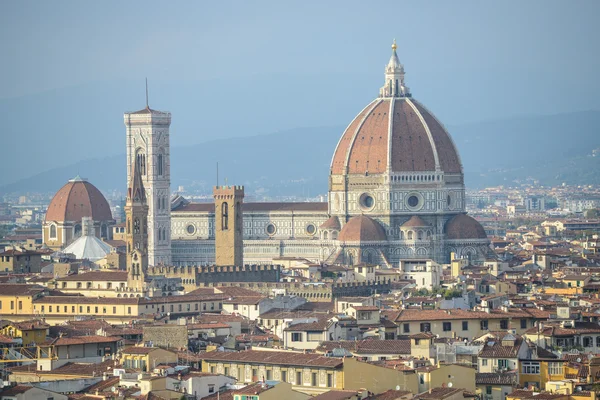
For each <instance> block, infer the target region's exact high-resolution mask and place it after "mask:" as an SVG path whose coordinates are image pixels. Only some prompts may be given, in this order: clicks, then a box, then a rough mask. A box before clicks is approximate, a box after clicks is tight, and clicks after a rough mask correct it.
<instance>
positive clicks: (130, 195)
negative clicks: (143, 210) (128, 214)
mask: <svg viewBox="0 0 600 400" xmlns="http://www.w3.org/2000/svg"><path fill="white" fill-rule="evenodd" d="M130 179H131V181H130V182H129V187H128V188H127V203H129V204H131V203H134V202H139V203H143V204H146V191H145V190H144V184H143V182H142V175H141V173H140V168H139V166H138V162H137V160H134V161H133V163H132V165H131V178H130Z"/></svg>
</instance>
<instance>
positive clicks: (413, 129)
mask: <svg viewBox="0 0 600 400" xmlns="http://www.w3.org/2000/svg"><path fill="white" fill-rule="evenodd" d="M394 114H395V115H394V125H393V128H392V146H391V151H392V165H391V167H392V171H393V172H416V171H435V163H434V161H433V160H434V159H435V157H434V155H433V150H432V147H431V144H430V142H429V138H428V136H427V132H426V130H425V128H424V127H423V124H422V123H421V120H420V118H419V116H418V115H417V114H416V113H415V112H414V110H413V109H412V108H411V107H410V105H409V104H408V103H407V101H406V100H404V99H400V100H396V105H395V107H394Z"/></svg>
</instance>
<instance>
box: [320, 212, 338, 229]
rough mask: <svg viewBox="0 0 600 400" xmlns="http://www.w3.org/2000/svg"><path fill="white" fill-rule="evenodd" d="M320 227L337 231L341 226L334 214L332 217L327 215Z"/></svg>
mask: <svg viewBox="0 0 600 400" xmlns="http://www.w3.org/2000/svg"><path fill="white" fill-rule="evenodd" d="M320 228H321V229H334V230H336V231H339V230H340V229H341V228H342V226H341V225H340V219H339V218H338V217H336V216H335V215H334V216H332V217H329V219H328V220H327V221H325V222H323V224H322V225H321V227H320Z"/></svg>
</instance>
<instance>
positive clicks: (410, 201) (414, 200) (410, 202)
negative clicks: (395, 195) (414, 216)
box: [407, 195, 419, 207]
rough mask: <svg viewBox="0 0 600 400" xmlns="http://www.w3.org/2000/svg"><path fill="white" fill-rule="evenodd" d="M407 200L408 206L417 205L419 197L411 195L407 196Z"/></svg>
mask: <svg viewBox="0 0 600 400" xmlns="http://www.w3.org/2000/svg"><path fill="white" fill-rule="evenodd" d="M407 202H408V205H409V206H411V207H416V206H417V205H419V198H418V197H417V196H415V195H412V196H410V197H409V198H408V200H407Z"/></svg>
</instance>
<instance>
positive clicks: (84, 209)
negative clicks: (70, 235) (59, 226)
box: [46, 176, 113, 222]
mask: <svg viewBox="0 0 600 400" xmlns="http://www.w3.org/2000/svg"><path fill="white" fill-rule="evenodd" d="M83 217H91V218H92V220H94V221H111V220H112V219H113V217H112V213H111V211H110V206H109V205H108V202H107V201H106V198H105V197H104V195H103V194H102V193H101V192H100V191H99V190H98V189H97V188H96V186H94V185H92V184H91V183H89V182H88V181H87V180H86V179H83V178H81V177H79V176H77V177H75V178H74V179H71V180H70V181H69V182H67V184H66V185H64V186H63V187H62V188H60V190H59V191H58V192H56V194H55V195H54V197H53V198H52V201H51V202H50V205H49V206H48V211H47V212H46V221H57V222H64V221H71V222H75V221H77V222H78V221H81V219H82V218H83Z"/></svg>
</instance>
